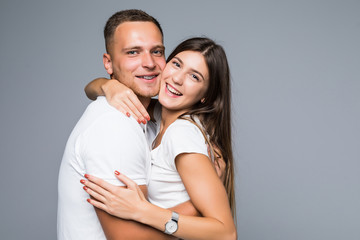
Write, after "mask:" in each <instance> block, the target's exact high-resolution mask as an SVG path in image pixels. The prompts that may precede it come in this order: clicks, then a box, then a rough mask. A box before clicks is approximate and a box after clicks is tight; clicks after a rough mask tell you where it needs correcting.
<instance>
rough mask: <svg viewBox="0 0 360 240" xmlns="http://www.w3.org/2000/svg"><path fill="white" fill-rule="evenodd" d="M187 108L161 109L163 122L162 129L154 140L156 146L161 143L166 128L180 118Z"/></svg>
mask: <svg viewBox="0 0 360 240" xmlns="http://www.w3.org/2000/svg"><path fill="white" fill-rule="evenodd" d="M185 112H186V110H183V111H171V110H168V109H166V108H164V107H163V108H162V109H161V122H160V131H159V133H158V135H157V137H156V139H155V141H154V148H156V147H157V146H159V145H160V143H161V139H162V137H163V135H164V133H165V131H166V129H167V128H168V127H169V126H170V125H171V124H172V123H173V122H175V121H176V119H178V117H179V116H180V115H181V114H183V113H185Z"/></svg>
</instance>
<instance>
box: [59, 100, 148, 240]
mask: <svg viewBox="0 0 360 240" xmlns="http://www.w3.org/2000/svg"><path fill="white" fill-rule="evenodd" d="M145 129H146V128H145V127H144V126H143V125H140V124H139V123H138V122H137V121H136V120H135V119H133V118H128V117H126V116H125V115H124V114H122V113H121V112H119V111H118V110H116V109H115V108H113V107H112V106H110V105H109V104H108V103H107V101H106V99H105V97H98V99H97V100H96V101H94V102H92V103H90V104H89V106H88V107H87V109H86V111H85V112H84V114H83V116H82V117H81V119H80V120H79V122H78V123H77V125H76V126H75V128H74V129H73V131H72V133H71V135H70V137H69V139H68V142H67V144H66V148H65V152H64V155H63V159H62V163H61V167H60V172H59V182H58V221H57V223H58V226H57V228H58V229H57V233H58V239H67V240H69V239H70V240H71V239H74V240H78V239H87V240H91V239H94V240H99V239H106V238H105V235H104V232H103V230H102V228H101V225H100V222H99V219H98V217H97V215H96V213H95V210H94V207H93V206H92V205H91V204H89V203H88V202H87V201H86V199H87V198H89V195H88V194H87V193H86V192H85V191H84V190H83V189H82V186H83V185H82V184H81V183H80V180H81V179H84V174H85V173H88V174H91V175H94V176H96V177H99V178H102V179H104V180H106V181H107V182H109V183H112V184H114V185H123V184H122V183H121V182H120V181H119V180H118V179H117V178H116V177H115V175H114V171H115V170H118V171H119V172H120V173H123V174H125V175H127V176H128V177H129V178H131V179H132V180H134V181H135V182H136V183H137V184H138V185H146V184H147V177H148V171H149V166H150V149H149V145H148V144H147V141H146V139H147V137H146V136H145V134H144V132H145ZM149 139H151V137H149Z"/></svg>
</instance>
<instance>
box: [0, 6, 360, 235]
mask: <svg viewBox="0 0 360 240" xmlns="http://www.w3.org/2000/svg"><path fill="white" fill-rule="evenodd" d="M129 8H139V9H143V10H145V11H146V12H148V13H149V14H151V15H153V16H155V17H156V18H157V19H158V20H159V21H160V23H161V24H162V27H163V29H164V35H165V45H166V55H168V54H169V53H170V52H171V50H172V49H173V48H174V47H175V46H176V45H177V44H178V43H180V41H182V40H184V39H186V38H188V37H193V36H208V37H211V38H213V39H215V40H216V41H217V42H218V43H220V44H222V45H223V46H224V48H225V50H226V52H227V56H228V59H229V62H230V67H231V75H232V86H231V92H232V100H233V102H232V113H233V115H232V117H233V147H234V154H235V159H236V196H237V219H238V222H237V227H238V233H239V239H241V240H265V239H266V240H325V239H326V240H359V239H360V124H359V123H360V77H359V76H360V60H359V58H360V57H359V56H360V1H358V0H353V1H351V0H342V1H340V0H338V1H332V0H329V1H326V0H323V1H320V0H305V1H293V0H290V1H285V0H283V1H280V0H275V1H267V0H258V1H257V0H255V1H250V0H247V1H244V0H240V1H205V0H202V1H195V0H191V1H189V0H182V1H165V0H164V1H145V0H144V1H119V0H118V1H94V0H87V1H85V0H84V1H49V0H32V1H25V0H24V1H18V0H1V2H0V73H1V74H0V79H1V81H0V123H1V124H0V136H1V138H0V139H1V140H0V143H1V145H0V160H1V162H0V164H1V165H0V194H1V197H0V219H1V222H0V238H1V239H45V240H48V239H56V211H57V178H58V171H59V166H60V162H61V158H62V154H63V150H64V147H65V143H66V141H67V138H68V136H69V134H70V132H71V130H72V128H73V127H74V126H75V124H76V122H77V120H78V119H79V118H80V116H81V115H82V113H83V111H84V110H85V108H86V106H87V105H88V104H89V103H90V100H88V99H87V98H86V97H85V94H84V91H83V89H84V86H85V85H86V84H87V83H88V82H89V81H90V80H92V79H94V78H96V77H100V76H107V75H106V72H105V70H104V68H103V64H102V54H103V53H104V51H105V50H104V40H103V33H102V30H103V27H104V25H105V22H106V20H107V19H108V18H109V17H110V16H111V15H112V14H113V13H115V12H116V11H118V10H122V9H129ZM79 191H82V189H81V186H80V184H79Z"/></svg>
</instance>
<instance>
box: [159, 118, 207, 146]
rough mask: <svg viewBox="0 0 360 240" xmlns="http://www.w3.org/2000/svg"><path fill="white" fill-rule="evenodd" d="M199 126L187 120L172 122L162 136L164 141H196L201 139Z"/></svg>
mask: <svg viewBox="0 0 360 240" xmlns="http://www.w3.org/2000/svg"><path fill="white" fill-rule="evenodd" d="M200 127H201V125H199V124H197V123H196V122H192V121H190V120H187V119H177V120H176V121H175V122H173V123H172V124H171V125H170V126H169V127H168V129H167V130H166V133H165V135H164V138H165V139H170V138H171V139H174V138H175V139H180V138H181V139H188V140H190V141H191V140H193V139H194V138H195V139H196V140H199V138H200V139H203V138H204V137H203V134H202V131H201V130H200Z"/></svg>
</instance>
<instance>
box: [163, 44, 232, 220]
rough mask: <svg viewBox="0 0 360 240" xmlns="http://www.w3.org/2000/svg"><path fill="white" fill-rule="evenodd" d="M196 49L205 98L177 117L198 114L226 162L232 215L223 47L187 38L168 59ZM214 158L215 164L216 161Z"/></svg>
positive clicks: (227, 74)
mask: <svg viewBox="0 0 360 240" xmlns="http://www.w3.org/2000/svg"><path fill="white" fill-rule="evenodd" d="M183 51H195V52H199V53H201V54H202V55H203V56H204V58H205V61H206V64H207V67H208V71H209V87H208V89H207V92H206V93H205V95H204V101H199V102H198V103H196V104H195V105H194V106H193V107H192V109H191V110H190V111H188V112H187V113H185V114H183V115H181V116H180V118H184V116H185V115H190V117H191V119H192V120H194V116H197V117H198V118H199V120H200V121H201V124H202V126H203V128H204V130H205V131H206V133H207V135H208V136H209V139H208V141H209V143H210V144H211V145H213V146H216V147H217V148H218V149H219V150H220V153H216V152H215V155H221V156H222V157H223V159H224V161H225V163H226V169H225V182H224V185H225V189H226V192H227V195H228V198H229V204H230V208H231V211H232V213H233V217H234V218H235V216H236V215H235V192H234V160H233V152H232V144H231V112H230V108H231V93H230V70H229V65H228V61H227V58H226V54H225V51H224V49H223V48H222V47H221V46H220V45H218V44H216V43H215V42H214V41H212V40H211V39H208V38H190V39H188V40H185V41H184V42H182V43H180V45H178V46H177V47H176V48H175V50H174V51H173V52H172V53H171V54H170V56H169V57H168V59H167V62H169V61H170V60H171V59H172V58H173V57H175V56H176V55H177V54H178V53H180V52H183ZM216 160H217V159H216V158H215V164H218V163H217V161H216Z"/></svg>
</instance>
